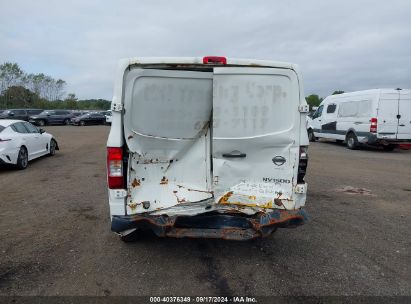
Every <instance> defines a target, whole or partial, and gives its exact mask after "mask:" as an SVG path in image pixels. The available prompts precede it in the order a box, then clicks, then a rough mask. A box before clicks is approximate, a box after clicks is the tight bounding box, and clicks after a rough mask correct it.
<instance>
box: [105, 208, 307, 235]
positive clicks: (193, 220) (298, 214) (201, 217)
mask: <svg viewBox="0 0 411 304" xmlns="http://www.w3.org/2000/svg"><path fill="white" fill-rule="evenodd" d="M307 220H308V217H307V214H306V212H305V211H304V210H303V209H299V210H280V209H276V210H272V211H266V212H259V213H256V214H253V215H247V214H244V213H218V212H208V213H202V214H197V215H193V216H187V215H172V216H168V215H150V214H138V215H129V216H118V215H113V216H112V222H111V230H112V231H114V232H117V233H121V232H123V231H126V230H129V229H134V228H136V229H141V230H151V231H153V232H154V233H155V234H156V235H157V236H159V237H176V238H184V237H191V238H220V239H228V240H250V239H255V238H259V237H266V236H268V235H270V234H271V233H272V232H274V231H275V230H276V229H277V228H293V227H297V226H300V225H302V224H304V223H305V222H306V221H307Z"/></svg>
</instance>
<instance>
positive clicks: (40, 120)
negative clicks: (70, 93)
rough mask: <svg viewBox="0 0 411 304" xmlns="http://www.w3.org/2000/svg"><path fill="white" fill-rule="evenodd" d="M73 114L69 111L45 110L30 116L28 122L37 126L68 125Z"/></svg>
mask: <svg viewBox="0 0 411 304" xmlns="http://www.w3.org/2000/svg"><path fill="white" fill-rule="evenodd" d="M72 117H73V114H72V112H71V111H69V110H46V111H43V112H41V113H40V114H38V115H33V116H30V119H29V122H31V123H33V124H35V125H38V126H46V125H69V124H70V120H71V118H72Z"/></svg>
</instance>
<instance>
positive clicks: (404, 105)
mask: <svg viewBox="0 0 411 304" xmlns="http://www.w3.org/2000/svg"><path fill="white" fill-rule="evenodd" d="M399 93H400V100H399V104H398V117H399V119H398V134H397V139H410V140H411V90H401V91H399Z"/></svg>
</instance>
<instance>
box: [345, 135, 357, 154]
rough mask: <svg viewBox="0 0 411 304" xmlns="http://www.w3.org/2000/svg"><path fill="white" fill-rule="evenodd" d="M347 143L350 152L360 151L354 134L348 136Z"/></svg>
mask: <svg viewBox="0 0 411 304" xmlns="http://www.w3.org/2000/svg"><path fill="white" fill-rule="evenodd" d="M345 142H346V143H347V148H348V149H350V150H356V149H358V138H357V136H356V135H355V134H354V133H353V132H350V133H348V134H347V136H346V138H345Z"/></svg>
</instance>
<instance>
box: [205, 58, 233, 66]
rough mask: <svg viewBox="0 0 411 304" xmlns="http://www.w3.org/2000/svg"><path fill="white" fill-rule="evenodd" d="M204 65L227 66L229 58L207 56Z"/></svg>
mask: <svg viewBox="0 0 411 304" xmlns="http://www.w3.org/2000/svg"><path fill="white" fill-rule="evenodd" d="M203 63H204V64H221V65H226V64H227V58H225V57H217V56H206V57H204V58H203Z"/></svg>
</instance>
